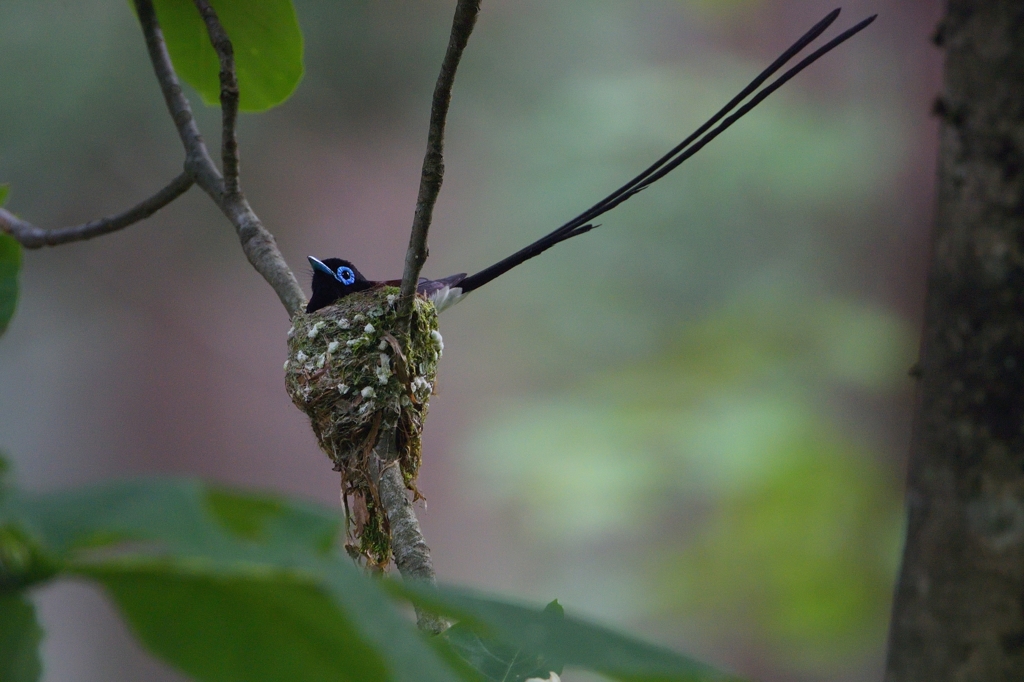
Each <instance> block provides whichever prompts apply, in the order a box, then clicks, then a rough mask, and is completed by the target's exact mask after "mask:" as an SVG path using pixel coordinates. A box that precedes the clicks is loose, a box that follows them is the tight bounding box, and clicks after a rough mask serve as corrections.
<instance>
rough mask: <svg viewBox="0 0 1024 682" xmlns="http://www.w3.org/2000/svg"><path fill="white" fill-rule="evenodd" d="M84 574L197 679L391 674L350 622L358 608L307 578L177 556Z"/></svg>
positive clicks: (152, 645) (258, 681)
mask: <svg viewBox="0 0 1024 682" xmlns="http://www.w3.org/2000/svg"><path fill="white" fill-rule="evenodd" d="M84 573H85V575H89V576H91V577H93V578H95V579H97V580H99V581H100V582H101V583H102V584H103V585H104V587H106V588H107V591H108V592H109V593H110V594H111V596H112V597H113V598H114V600H115V601H116V602H117V604H118V606H119V607H120V608H121V611H122V613H124V615H125V616H126V618H127V620H128V621H129V622H130V623H131V625H132V628H133V629H134V631H135V633H136V634H137V635H138V636H139V638H140V639H141V640H142V641H143V642H144V643H145V644H146V646H147V647H149V649H150V650H151V651H153V652H154V653H156V654H157V655H159V656H160V657H161V658H163V659H165V660H167V661H170V662H172V663H173V664H174V665H176V666H177V667H178V668H180V669H181V670H182V671H184V672H185V673H187V674H188V675H190V676H192V677H194V678H195V679H197V680H204V681H210V682H264V681H267V682H269V681H271V680H303V681H308V682H318V681H322V682H328V680H353V682H356V681H358V682H362V681H363V680H386V679H389V676H388V665H387V663H386V662H385V661H384V659H383V658H382V656H383V653H384V652H382V651H379V650H375V648H374V647H373V646H371V645H370V644H369V643H368V642H367V641H366V639H365V638H364V637H363V636H362V635H361V633H360V632H359V627H358V624H357V623H354V622H353V620H352V619H353V618H361V617H363V614H351V613H350V614H347V615H346V614H344V613H343V612H342V611H341V610H339V609H338V607H337V606H335V605H334V603H332V600H331V599H330V598H329V596H328V595H326V594H325V593H324V592H323V591H322V590H321V589H319V588H317V587H316V586H315V585H314V584H312V583H311V582H310V581H309V580H304V579H302V578H299V577H296V576H290V575H288V574H285V573H280V572H278V573H268V572H267V571H265V570H264V571H253V572H252V575H251V576H246V575H245V574H244V573H242V572H236V573H235V574H230V573H227V572H225V571H223V570H218V569H212V570H211V567H209V566H202V565H200V566H188V565H187V564H185V565H176V564H173V563H150V564H133V563H125V562H122V563H115V562H108V563H106V564H104V565H103V566H100V567H96V568H93V569H90V570H86V571H85V572H84ZM367 587H370V586H369V585H367ZM371 589H372V588H371Z"/></svg>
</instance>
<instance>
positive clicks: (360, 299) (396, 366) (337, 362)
mask: <svg viewBox="0 0 1024 682" xmlns="http://www.w3.org/2000/svg"><path fill="white" fill-rule="evenodd" d="M398 293H399V292H398V289H397V288H395V287H379V288H375V289H370V290H368V291H363V292H359V293H355V294H349V295H348V296H345V297H344V298H342V299H341V300H339V301H338V303H337V304H335V305H332V306H328V307H326V308H321V309H320V310H318V311H316V312H314V313H308V314H307V313H299V314H297V315H296V316H295V317H294V318H293V319H292V322H293V326H292V328H291V330H289V332H288V360H287V362H285V365H284V367H285V386H286V388H287V389H288V395H290V396H291V399H292V402H293V403H295V406H296V407H298V408H299V409H300V410H302V411H303V412H305V413H306V414H307V415H308V416H309V420H310V422H311V424H312V426H313V432H314V433H315V434H316V437H317V439H318V440H319V441H320V447H321V448H322V449H323V451H324V452H326V453H327V456H328V457H330V458H331V460H332V461H333V462H334V469H335V471H340V472H341V491H342V498H343V499H344V501H345V506H346V518H347V519H348V528H347V531H348V536H349V543H348V544H347V545H346V547H347V549H348V550H349V552H350V553H352V554H353V555H354V556H359V555H361V556H363V557H365V558H366V560H367V562H368V564H369V565H371V566H373V567H376V568H383V567H384V566H386V565H387V563H388V560H389V559H390V557H391V533H390V529H389V528H388V522H387V518H386V516H385V514H384V510H383V509H381V508H380V504H379V498H378V495H377V488H376V485H375V483H374V481H373V479H372V477H371V475H370V472H369V471H368V470H367V469H368V466H369V462H370V453H371V452H372V451H373V449H374V447H375V446H376V445H377V443H378V441H379V440H380V438H381V436H382V434H385V433H387V432H388V430H390V431H393V432H394V433H395V440H396V444H397V451H398V462H399V467H400V468H401V471H402V477H403V478H404V480H405V485H406V487H407V488H408V489H409V490H411V491H413V494H414V495H415V496H416V497H421V496H420V495H419V491H417V490H416V474H417V472H418V470H419V466H420V459H421V452H420V436H421V433H422V431H423V421H424V419H425V418H426V416H427V401H428V399H429V398H430V395H431V394H432V393H433V390H434V381H435V379H436V377H437V361H438V360H439V359H440V357H441V351H442V349H443V348H444V345H443V343H442V340H441V334H440V333H439V332H438V331H437V311H436V310H435V309H434V306H433V305H432V304H431V303H430V302H429V301H426V300H424V299H421V298H418V297H417V298H416V303H415V306H414V311H413V315H412V324H411V329H410V338H408V339H406V340H404V342H402V343H400V342H399V339H398V338H396V336H397V335H396V334H395V333H394V332H393V331H392V330H394V329H395V327H396V326H397V318H398V314H397V301H398ZM349 498H351V500H352V508H351V509H350V508H349Z"/></svg>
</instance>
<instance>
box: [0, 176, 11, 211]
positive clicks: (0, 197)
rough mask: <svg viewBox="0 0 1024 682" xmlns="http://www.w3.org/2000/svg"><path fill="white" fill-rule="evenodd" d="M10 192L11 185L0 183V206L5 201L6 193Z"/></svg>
mask: <svg viewBox="0 0 1024 682" xmlns="http://www.w3.org/2000/svg"><path fill="white" fill-rule="evenodd" d="M10 193H11V186H10V185H9V184H8V183H6V182H5V183H3V184H2V185H0V206H3V205H4V204H5V203H6V202H7V195H8V194H10Z"/></svg>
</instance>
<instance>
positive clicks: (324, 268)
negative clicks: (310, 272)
mask: <svg viewBox="0 0 1024 682" xmlns="http://www.w3.org/2000/svg"><path fill="white" fill-rule="evenodd" d="M306 258H308V259H309V264H310V265H312V266H313V269H314V270H319V271H320V272H322V273H324V274H325V275H327V276H328V277H330V278H331V279H338V276H337V275H336V274H334V270H331V269H330V268H329V267H327V266H326V265H324V264H323V263H322V262H320V261H319V260H317V259H316V258H313V257H312V256H306Z"/></svg>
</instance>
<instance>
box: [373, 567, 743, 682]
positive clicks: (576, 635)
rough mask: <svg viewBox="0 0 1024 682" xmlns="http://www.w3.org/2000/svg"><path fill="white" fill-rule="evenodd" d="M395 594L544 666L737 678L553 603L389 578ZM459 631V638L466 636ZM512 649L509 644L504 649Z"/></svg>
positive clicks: (623, 675) (625, 674) (613, 674)
mask: <svg viewBox="0 0 1024 682" xmlns="http://www.w3.org/2000/svg"><path fill="white" fill-rule="evenodd" d="M387 585H388V589H389V590H391V591H392V592H393V593H395V594H400V595H404V596H406V597H408V598H411V599H412V600H413V601H414V602H415V603H417V604H419V605H420V606H422V607H424V608H427V609H430V610H433V611H435V612H437V613H442V614H445V615H449V616H451V617H453V618H458V619H459V620H460V621H461V625H462V626H463V627H465V628H467V629H469V630H470V631H472V632H475V633H477V634H478V635H479V636H480V638H481V640H482V641H485V642H493V641H498V642H503V643H504V646H505V647H506V648H507V647H515V648H517V649H518V650H520V651H521V652H522V653H521V655H530V656H537V657H542V658H543V660H544V661H546V665H550V666H551V667H552V668H555V669H556V670H557V669H558V666H562V665H564V666H566V667H577V668H584V669H586V670H590V671H593V672H596V673H599V674H601V675H604V676H606V677H610V678H611V679H614V680H628V681H629V682H726V681H737V680H739V678H737V677H735V676H732V675H729V674H727V673H724V672H721V671H718V670H715V669H714V668H711V667H710V666H707V665H705V664H703V663H700V662H698V661H695V660H693V659H691V658H688V657H686V656H682V655H680V654H677V653H675V652H674V651H671V650H670V649H666V648H664V647H660V646H657V645H654V644H648V643H647V642H643V641H641V640H639V639H636V638H634V637H631V636H629V635H624V634H620V633H618V632H615V631H613V630H610V629H608V628H605V627H602V626H600V625H595V624H593V623H589V622H587V621H585V620H583V619H580V618H574V617H572V616H563V615H562V614H560V613H559V612H558V611H557V610H553V609H551V608H550V607H549V608H547V609H539V608H535V607H530V606H523V605H521V604H515V603H511V602H507V601H503V600H499V599H495V598H492V597H484V596H481V595H477V594H474V593H471V592H468V591H465V590H460V589H456V588H449V587H441V588H438V590H437V591H436V592H435V591H433V590H431V589H428V588H425V587H421V586H415V585H407V584H398V583H394V582H389V583H387ZM465 639H466V638H465V636H464V635H463V634H462V633H460V636H459V640H460V641H465ZM506 650H509V649H506Z"/></svg>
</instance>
